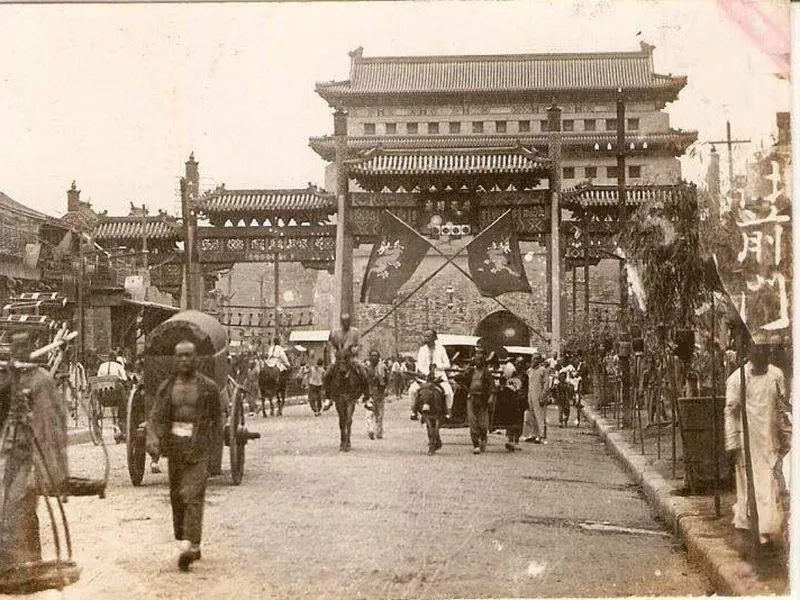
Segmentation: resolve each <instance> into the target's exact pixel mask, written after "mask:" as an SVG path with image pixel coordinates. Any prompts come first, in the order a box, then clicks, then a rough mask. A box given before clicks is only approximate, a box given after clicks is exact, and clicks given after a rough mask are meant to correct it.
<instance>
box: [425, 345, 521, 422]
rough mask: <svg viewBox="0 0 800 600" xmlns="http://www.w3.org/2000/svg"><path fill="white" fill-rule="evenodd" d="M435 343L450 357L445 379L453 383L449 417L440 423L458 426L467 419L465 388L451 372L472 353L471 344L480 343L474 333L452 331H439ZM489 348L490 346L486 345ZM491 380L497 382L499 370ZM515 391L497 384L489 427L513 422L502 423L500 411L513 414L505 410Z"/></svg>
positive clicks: (461, 367)
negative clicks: (442, 347) (455, 332)
mask: <svg viewBox="0 0 800 600" xmlns="http://www.w3.org/2000/svg"><path fill="white" fill-rule="evenodd" d="M437 339H438V341H439V343H440V344H441V345H442V346H444V349H445V351H446V352H447V356H448V358H449V359H450V364H451V368H450V370H449V371H448V379H449V380H450V384H451V385H452V387H453V409H452V414H451V417H450V419H443V420H442V424H441V427H442V428H444V429H458V428H463V427H468V426H469V423H468V422H467V389H466V388H465V387H464V386H462V385H460V384H459V383H457V382H456V381H454V376H456V375H458V374H459V373H461V372H463V371H464V369H466V367H467V366H469V363H470V362H471V360H472V357H473V356H474V354H475V348H476V347H478V346H479V345H480V338H479V337H477V336H474V335H455V334H446V333H440V334H438V336H437ZM489 350H490V351H491V349H489ZM493 375H494V378H495V381H496V382H498V383H499V381H500V373H499V372H493ZM516 394H517V392H515V391H514V390H511V389H509V388H507V387H504V386H499V385H498V392H497V397H496V399H495V407H494V410H493V411H492V412H491V413H490V422H489V430H490V431H492V430H495V429H504V428H506V427H508V426H510V425H513V423H506V422H505V418H504V415H510V414H513V412H514V411H513V410H506V408H507V407H509V406H511V405H516V403H517V402H518V397H517V395H516Z"/></svg>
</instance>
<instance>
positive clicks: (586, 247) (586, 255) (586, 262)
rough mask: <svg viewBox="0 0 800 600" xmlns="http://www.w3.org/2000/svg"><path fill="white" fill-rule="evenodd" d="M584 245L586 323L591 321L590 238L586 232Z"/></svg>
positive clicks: (584, 308) (584, 306) (584, 311)
mask: <svg viewBox="0 0 800 600" xmlns="http://www.w3.org/2000/svg"><path fill="white" fill-rule="evenodd" d="M583 237H584V246H583V314H584V316H585V317H586V319H585V320H586V324H587V325H588V323H589V240H588V239H586V234H584V236H583Z"/></svg>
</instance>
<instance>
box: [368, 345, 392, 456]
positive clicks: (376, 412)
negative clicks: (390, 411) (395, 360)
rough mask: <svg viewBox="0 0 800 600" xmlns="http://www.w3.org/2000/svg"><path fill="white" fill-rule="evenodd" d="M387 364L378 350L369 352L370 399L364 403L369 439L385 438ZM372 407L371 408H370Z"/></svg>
mask: <svg viewBox="0 0 800 600" xmlns="http://www.w3.org/2000/svg"><path fill="white" fill-rule="evenodd" d="M386 385H387V375H386V365H385V364H383V361H382V360H381V355H380V353H379V352H378V351H377V350H372V351H371V352H370V353H369V363H368V364H367V389H368V390H369V392H368V395H369V399H368V401H367V402H366V403H365V404H364V407H365V408H367V419H366V420H367V435H368V436H369V439H371V440H374V439H379V440H380V439H383V411H384V402H385V399H386ZM370 408H371V409H370Z"/></svg>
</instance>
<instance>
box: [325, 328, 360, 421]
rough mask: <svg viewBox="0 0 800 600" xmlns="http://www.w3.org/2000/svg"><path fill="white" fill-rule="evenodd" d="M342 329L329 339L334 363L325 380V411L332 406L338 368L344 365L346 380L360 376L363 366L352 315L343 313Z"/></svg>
mask: <svg viewBox="0 0 800 600" xmlns="http://www.w3.org/2000/svg"><path fill="white" fill-rule="evenodd" d="M339 321H340V322H341V325H342V328H341V329H337V330H336V331H333V332H331V335H330V337H329V338H328V343H329V344H330V345H331V349H332V350H333V358H334V360H333V362H331V364H330V366H329V367H328V370H327V371H325V377H324V378H323V388H324V392H325V410H327V409H329V408H330V407H331V406H332V405H331V403H330V398H331V387H330V383H331V379H332V378H333V374H334V372H335V371H336V369H337V368H338V366H337V365H342V366H344V368H345V373H344V378H345V379H347V378H349V377H355V376H358V375H359V374H360V373H361V366H360V365H359V364H358V346H359V343H360V339H359V335H358V330H357V329H356V328H355V327H353V326H352V325H351V324H350V321H351V319H350V315H349V314H348V313H342V316H341V318H340V319H339Z"/></svg>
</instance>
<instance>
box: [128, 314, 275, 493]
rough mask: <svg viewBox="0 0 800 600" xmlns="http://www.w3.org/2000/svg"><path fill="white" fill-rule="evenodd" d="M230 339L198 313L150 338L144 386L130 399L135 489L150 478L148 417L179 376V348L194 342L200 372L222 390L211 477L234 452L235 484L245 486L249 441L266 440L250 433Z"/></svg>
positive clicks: (171, 320)
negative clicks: (169, 382)
mask: <svg viewBox="0 0 800 600" xmlns="http://www.w3.org/2000/svg"><path fill="white" fill-rule="evenodd" d="M227 339H228V336H227V333H226V331H225V329H224V328H223V327H222V325H220V323H219V321H217V320H216V319H215V318H214V317H212V316H210V315H207V314H205V313H202V312H199V311H195V310H187V311H183V312H180V313H178V314H176V315H173V316H172V317H170V318H169V319H167V320H166V321H164V322H163V323H161V324H160V325H158V326H157V327H155V328H154V329H153V330H152V331H151V332H150V334H149V336H148V338H147V342H146V344H145V351H144V372H145V375H144V381H142V382H137V383H136V384H134V387H133V389H132V390H131V393H130V396H129V397H128V407H127V424H126V432H127V435H126V440H127V458H128V474H129V475H130V478H131V483H132V484H133V485H134V486H138V485H141V483H142V479H143V477H144V471H145V462H146V457H147V456H146V455H147V453H146V450H145V444H146V422H147V417H148V415H149V413H150V409H151V408H152V406H153V402H154V399H155V395H156V393H157V391H158V388H159V386H160V385H161V384H162V382H163V381H164V380H166V379H167V378H168V377H169V376H170V375H171V374H172V373H173V371H174V366H175V359H174V350H175V345H176V344H177V343H178V342H180V341H183V340H189V341H191V342H193V343H194V345H195V348H196V349H197V354H198V371H200V372H201V373H203V374H204V375H206V376H208V377H210V378H211V379H213V380H214V381H215V382H216V383H217V385H218V386H219V388H220V405H221V406H220V409H221V411H222V415H223V421H224V423H223V425H222V426H221V427H220V429H219V431H217V432H216V435H215V442H214V446H213V448H212V449H211V463H210V464H209V472H210V473H211V474H218V473H220V472H221V470H222V453H223V449H224V446H228V447H229V449H230V465H231V477H232V479H233V484H234V485H239V484H240V483H241V482H242V477H243V475H244V458H245V446H246V445H247V442H248V441H249V440H252V439H257V438H259V437H261V436H260V434H258V433H252V432H250V431H248V430H247V427H246V425H245V411H244V399H245V394H244V388H242V386H240V385H239V384H238V383H237V382H236V381H235V380H234V379H233V378H232V377H231V376H230V364H229V362H228V346H227Z"/></svg>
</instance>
